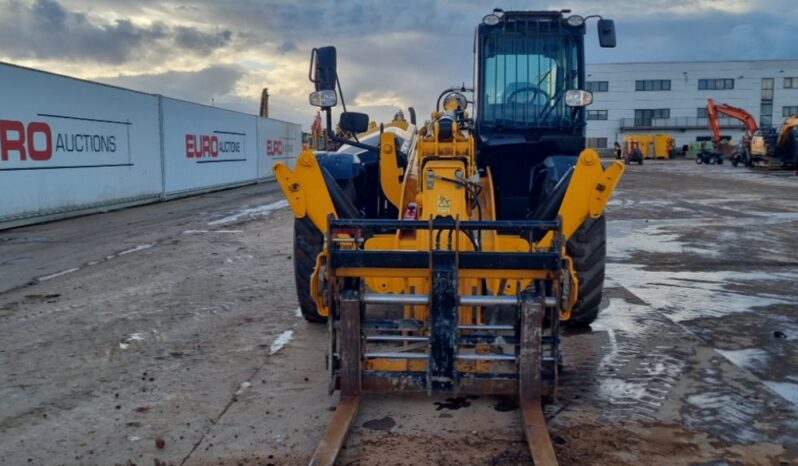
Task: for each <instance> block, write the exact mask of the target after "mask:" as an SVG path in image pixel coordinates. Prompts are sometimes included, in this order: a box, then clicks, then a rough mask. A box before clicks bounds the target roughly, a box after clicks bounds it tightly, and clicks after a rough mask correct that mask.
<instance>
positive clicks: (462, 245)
mask: <svg viewBox="0 0 798 466" xmlns="http://www.w3.org/2000/svg"><path fill="white" fill-rule="evenodd" d="M442 116H443V114H442V113H438V114H433V115H432V121H433V122H434V123H428V124H427V125H425V126H424V127H423V128H421V129H420V130H419V131H418V132H417V134H416V136H417V137H416V144H415V146H414V147H413V148H412V151H411V152H410V154H408V163H407V167H408V168H407V173H403V170H402V168H401V167H399V166H398V164H397V155H396V152H397V148H396V141H395V135H394V134H393V133H391V132H384V133H382V134H381V136H380V151H381V154H380V155H381V159H380V168H381V170H380V181H381V185H382V189H383V192H384V193H385V195H386V197H387V198H388V199H389V201H390V202H391V203H393V204H394V205H395V206H396V207H397V208H398V211H399V213H400V216H401V215H403V213H404V212H406V211H407V210H408V207H409V206H410V204H411V203H413V204H415V206H416V209H417V217H416V218H417V219H420V220H428V219H432V218H436V217H452V218H453V219H456V220H460V221H462V220H496V218H495V201H494V197H493V193H494V188H493V182H492V177H491V176H490V173H488V175H487V176H481V177H480V176H479V175H478V172H477V170H476V154H475V141H474V138H473V137H472V136H470V135H468V134H467V133H465V132H463V131H461V130H460V129H459V127H458V124H457V123H456V122H454V123H453V131H452V133H453V136H452V137H451V140H441V139H442V138H440V137H438V134H440V128H439V119H440V118H441V117H442ZM274 170H275V174H276V177H277V180H278V182H279V183H280V186H281V187H282V189H283V191H284V192H285V195H286V197H287V199H288V201H289V204H290V206H291V208H292V209H293V211H294V214H295V215H296V216H297V217H299V218H302V217H305V216H307V217H309V218H310V220H311V221H312V222H313V223H314V225H315V226H316V227H317V228H318V229H319V230H320V231H322V232H327V231H328V219H329V218H338V213H337V212H336V210H335V207H334V205H333V201H332V198H331V195H330V193H329V191H328V189H327V187H326V184H325V182H324V177H323V175H322V171H321V168H320V166H319V164H318V162H316V160H315V157H314V156H313V153H312V152H311V151H309V150H306V151H304V152H303V153H302V154H301V155H300V156H299V158H298V160H297V164H296V168H295V169H293V170H292V169H291V168H289V167H288V166H286V165H285V164H284V163H282V162H278V163H277V164H276V165H275V167H274ZM623 171H624V165H623V164H622V163H621V162H619V161H615V162H613V163H612V164H611V165H610V166H609V167H608V168H607V169H604V168H603V167H602V164H601V160H600V157H599V154H598V153H597V152H596V151H595V150H593V149H585V150H584V151H583V152H582V153H581V154H580V156H579V158H578V162H577V164H576V166H575V167H574V172H573V175H572V177H571V180H570V184H569V185H568V188H567V191H566V194H565V197H564V199H563V202H562V204H561V206H560V209H559V216H560V218H561V222H562V231H561V234H562V237H561V238H555V235H554V234H553V233H551V232H550V233H549V234H547V235H545V236H544V237H542V238H541V239H540V240H539V241H537V242H530V241H527V240H525V239H523V238H520V237H518V236H514V235H509V234H501V233H500V232H497V231H495V230H492V231H485V232H483V233H482V236H481V238H480V247H481V250H482V251H497V252H498V251H512V252H523V251H530V252H531V251H542V250H548V249H550V248H552V247H559V248H561V249H562V252H563V255H566V252H565V241H567V239H568V238H569V237H570V236H571V235H572V234H574V232H575V231H576V230H577V229H578V228H579V227H580V226H581V225H582V223H583V222H584V221H585V220H586V219H587V218H598V217H599V216H601V215H602V214H603V212H604V208H605V206H606V204H607V202H608V201H609V198H610V196H611V195H612V192H613V190H614V189H615V187H616V185H617V183H618V181H619V179H620V177H621V175H622V173H623ZM477 192H478V193H479V194H478V195H477V199H474V198H473V197H474V196H473V195H474V193H477ZM477 205H478V206H479V208H477ZM480 214H481V217H480ZM436 233H437V232H436V231H428V230H414V231H407V232H405V231H401V230H400V231H398V232H396V233H391V234H376V235H374V236H372V237H370V238H369V239H368V240H367V241H366V243H365V249H367V250H383V251H391V250H396V251H399V250H403V251H404V250H417V251H428V250H431V249H434V248H436V247H439V248H451V249H455V250H458V251H473V250H474V244H473V242H472V241H471V240H470V239H469V238H468V236H467V235H466V234H464V233H462V232H461V233H459V234H458V235H456V236H454V237H453V236H452V235H448V236H447V235H443V236H442V237H437V238H436V236H440V235H436ZM332 240H333V241H338V242H339V243H341V242H342V243H345V242H346V241H352V238H351V237H349V236H348V235H343V237H339V238H333V239H332ZM325 256H326V250H325V251H324V252H322V253H321V254H320V255H319V258H318V260H317V269H316V271H315V273H314V277H313V280H312V283H311V292H312V295H313V296H314V299H315V301H316V304H317V306H318V309H319V313H320V314H321V315H325V316H326V315H328V313H329V309H328V307H327V303H326V302H325V300H324V299H323V295H324V293H323V289H321V288H320V287H321V286H322V285H321V283H322V281H323V280H321V279H320V277H319V276H318V274H319V273H320V269H322V268H323V267H324V264H325ZM563 273H564V274H566V275H568V276H567V277H562V278H561V279H560V278H559V277H552V276H551V274H552V272H550V271H534V270H532V271H530V270H523V271H522V270H513V269H506V270H502V269H498V270H496V269H491V270H482V269H459V270H458V276H459V278H460V288H461V291H462V292H463V293H471V292H472V291H474V290H479V291H480V292H481V293H487V294H493V295H499V294H508V295H513V294H516V293H518V292H520V290H522V289H524V287H526V286H527V285H528V284H529V283H530V281H532V280H533V279H543V278H549V279H551V278H557V280H555V281H561V280H566V281H568V282H569V283H570V286H569V290H570V291H569V296H567V304H566V305H564V306H562V308H561V311H560V318H561V320H568V319H569V317H570V310H571V307H572V306H573V305H574V303H575V302H576V300H577V298H578V297H577V296H576V291H575V290H576V289H577V286H576V284H577V277H576V274H575V273H574V272H573V270H572V269H571V268H570V267H567V268H566V269H565V271H564V272H563ZM429 274H430V271H429V270H428V269H406V268H403V269H396V270H387V271H386V269H375V270H369V269H363V268H357V269H351V270H350V269H347V268H340V269H338V270H337V271H336V275H337V276H338V277H347V276H351V277H360V278H364V279H365V281H366V284H367V285H368V287H369V288H370V289H371V290H373V291H374V292H377V293H394V294H412V293H428V292H429V291H430V290H429V283H430V280H429ZM483 286H487V290H484V289H481V288H482V287H483ZM406 315H407V317H408V318H417V319H426V318H427V309H426V306H423V305H414V306H407V307H406ZM480 319H481V312H479V310H477V311H476V312H475V310H474V309H473V308H470V307H468V308H466V307H464V308H462V309H461V321H462V322H463V323H471V322H473V323H479V322H480ZM372 363H373V362H372ZM393 364H396V363H395V362H393Z"/></svg>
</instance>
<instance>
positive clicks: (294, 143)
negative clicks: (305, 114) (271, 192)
mask: <svg viewBox="0 0 798 466" xmlns="http://www.w3.org/2000/svg"><path fill="white" fill-rule="evenodd" d="M301 151H302V127H301V126H300V125H298V124H295V123H288V122H285V121H280V120H273V119H266V118H258V178H261V179H270V178H273V177H274V170H273V169H272V166H273V165H274V164H275V162H277V161H278V160H282V161H285V162H286V163H288V164H289V165H290V166H292V167H293V165H294V163H293V160H295V159H296V157H297V156H298V155H299V152H301Z"/></svg>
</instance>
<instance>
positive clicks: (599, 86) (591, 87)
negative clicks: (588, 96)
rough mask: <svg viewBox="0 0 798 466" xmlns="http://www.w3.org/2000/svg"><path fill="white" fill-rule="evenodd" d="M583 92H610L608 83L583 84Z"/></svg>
mask: <svg viewBox="0 0 798 466" xmlns="http://www.w3.org/2000/svg"><path fill="white" fill-rule="evenodd" d="M585 90H586V91H590V92H608V91H609V90H610V82H609V81H588V82H586V83H585Z"/></svg>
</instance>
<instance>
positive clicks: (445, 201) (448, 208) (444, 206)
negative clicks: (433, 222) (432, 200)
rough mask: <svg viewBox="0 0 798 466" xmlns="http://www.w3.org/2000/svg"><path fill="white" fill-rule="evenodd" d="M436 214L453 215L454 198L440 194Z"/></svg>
mask: <svg viewBox="0 0 798 466" xmlns="http://www.w3.org/2000/svg"><path fill="white" fill-rule="evenodd" d="M435 214H437V215H439V216H445V215H452V198H450V197H449V196H446V195H443V194H441V195H440V196H438V205H437V209H436V210H435Z"/></svg>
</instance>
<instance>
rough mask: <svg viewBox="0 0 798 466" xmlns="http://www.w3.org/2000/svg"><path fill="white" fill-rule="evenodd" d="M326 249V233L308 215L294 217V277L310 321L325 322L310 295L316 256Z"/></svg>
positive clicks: (305, 314)
mask: <svg viewBox="0 0 798 466" xmlns="http://www.w3.org/2000/svg"><path fill="white" fill-rule="evenodd" d="M323 249H324V235H323V234H322V233H321V231H319V229H318V228H316V225H314V224H313V222H312V221H311V220H310V218H308V217H303V218H294V279H295V280H296V295H297V300H298V301H299V308H300V310H301V311H302V317H304V318H305V320H307V321H308V322H313V323H319V324H321V323H324V322H327V318H326V317H324V316H322V315H320V314H319V309H318V308H317V307H316V302H315V301H314V300H313V297H312V296H311V295H310V276H311V275H312V274H313V269H314V268H316V257H318V255H319V253H320V252H321V251H322V250H323Z"/></svg>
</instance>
